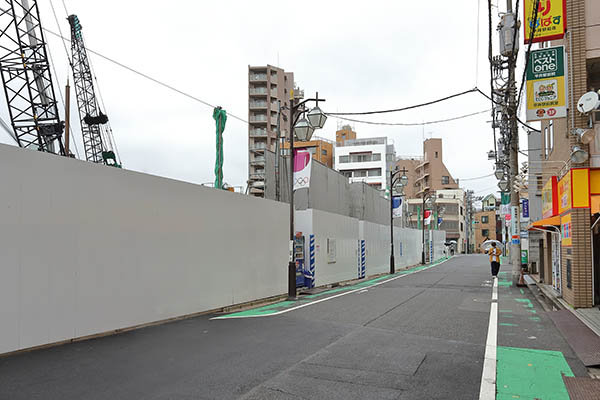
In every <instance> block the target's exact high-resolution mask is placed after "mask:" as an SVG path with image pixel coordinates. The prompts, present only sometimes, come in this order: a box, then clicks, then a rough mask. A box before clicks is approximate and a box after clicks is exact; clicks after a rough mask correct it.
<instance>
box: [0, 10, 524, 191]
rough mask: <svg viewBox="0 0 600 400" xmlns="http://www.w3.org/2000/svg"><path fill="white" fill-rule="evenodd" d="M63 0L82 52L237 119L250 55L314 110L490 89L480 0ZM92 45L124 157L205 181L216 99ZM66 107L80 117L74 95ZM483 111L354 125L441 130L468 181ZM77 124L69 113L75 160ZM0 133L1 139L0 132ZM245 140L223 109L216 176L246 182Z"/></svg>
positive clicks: (462, 108)
mask: <svg viewBox="0 0 600 400" xmlns="http://www.w3.org/2000/svg"><path fill="white" fill-rule="evenodd" d="M53 2H54V6H55V8H56V12H57V14H58V19H59V23H60V28H61V29H62V31H63V34H65V35H68V34H69V27H68V22H67V21H66V14H65V10H64V8H63V6H62V3H61V2H60V0H53ZM65 2H66V6H67V9H68V12H69V13H70V14H77V15H78V16H79V18H80V20H81V24H82V26H83V35H84V39H85V41H86V45H87V47H88V48H89V49H93V50H95V51H97V52H99V53H102V54H104V55H106V56H108V57H111V58H113V59H116V60H118V61H119V62H121V63H123V64H126V65H127V66H129V67H131V68H134V69H137V70H139V71H141V72H143V73H145V74H147V75H150V76H152V77H154V78H156V79H158V80H161V81H163V82H165V83H167V84H169V85H172V86H174V87H176V88H178V89H180V90H182V91H185V92H187V93H189V94H191V95H193V96H195V97H197V98H200V99H202V100H204V101H206V102H208V103H210V104H213V105H220V106H222V107H223V108H224V109H225V110H227V112H228V113H230V114H234V115H237V116H240V117H242V118H243V119H247V117H248V106H247V104H248V82H247V79H248V65H265V64H271V65H278V66H280V67H281V68H283V69H285V70H286V71H292V72H294V73H295V80H296V83H297V85H298V86H299V87H301V88H303V89H304V90H305V94H306V95H307V96H308V95H312V94H314V92H315V91H319V96H321V97H324V98H326V99H327V101H326V103H324V104H323V105H322V108H323V109H324V110H325V111H329V112H354V111H367V110H378V109H390V108H399V107H404V106H408V105H412V104H416V103H420V102H425V101H429V100H433V99H436V98H440V97H445V96H447V95H450V94H454V93H457V92H461V91H464V90H468V89H471V88H473V87H474V86H475V85H477V86H479V87H480V88H481V89H482V90H484V91H485V92H487V93H489V64H488V62H487V41H488V33H487V2H486V1H484V0H481V9H480V13H479V17H478V0H457V1H447V0H431V1H416V2H412V1H411V2H408V1H393V2H392V1H369V2H357V1H346V2H337V1H336V2H332V1H302V2H295V3H291V2H284V1H261V0H255V1H223V0H222V1H218V2H210V3H209V2H205V1H191V0H175V1H171V2H148V1H137V0H129V1H122V0H121V1H115V0H103V1H102V2H98V1H91V0H78V1H73V0H65ZM494 3H496V1H494ZM39 4H40V12H41V14H42V22H43V24H44V27H45V28H47V29H49V30H52V31H55V32H56V31H58V27H57V24H56V21H55V20H54V17H53V14H52V10H51V8H50V3H49V1H48V0H39ZM502 4H504V3H502ZM501 11H504V10H503V9H502V10H501ZM497 12H498V10H497V9H494V14H497ZM478 18H479V22H480V26H479V33H480V35H479V51H478V52H477V42H478V40H477V36H478V35H477V33H478V32H477V20H478ZM495 21H496V19H495ZM495 24H496V22H494V44H496V42H497V38H496V32H495ZM47 40H48V43H49V47H50V51H51V54H52V57H53V59H54V64H55V67H56V70H57V76H55V78H56V79H55V83H56V84H59V85H60V89H58V88H57V90H61V91H64V85H65V82H66V79H67V76H70V74H71V72H70V70H69V68H68V64H67V56H66V54H65V50H64V48H63V44H62V42H61V41H60V39H57V38H56V37H53V36H51V35H47ZM68 45H69V44H68V43H67V46H68ZM477 54H478V55H479V57H477ZM90 56H91V61H92V65H93V68H94V69H95V72H96V76H97V88H99V90H100V92H101V94H102V96H103V99H104V103H105V104H106V113H107V114H108V116H109V118H110V122H111V125H112V128H113V131H114V135H115V140H116V142H117V147H118V149H119V152H120V155H121V158H122V161H123V165H124V168H126V169H131V170H135V171H140V172H146V173H149V174H154V175H159V176H164V177H169V178H173V179H178V180H183V181H188V182H195V183H203V182H211V181H213V180H214V172H213V169H214V161H215V123H214V120H213V119H212V109H211V108H210V107H208V106H206V105H203V104H201V103H198V102H196V101H193V100H191V99H189V98H186V97H184V96H182V95H180V94H177V93H175V92H173V91H170V90H168V89H165V88H163V87H161V86H159V85H157V84H156V83H153V82H151V81H149V80H146V79H144V78H142V77H139V76H137V75H135V74H133V73H131V72H129V71H127V70H125V69H123V68H121V67H118V66H116V65H114V64H111V63H110V62H107V61H106V60H103V59H102V58H99V57H97V56H94V55H90ZM477 61H478V64H479V70H478V72H479V73H478V74H477V75H476V70H477ZM71 81H72V78H71ZM73 99H74V96H73ZM4 103H5V99H4V97H2V102H1V103H0V104H3V106H2V107H0V115H2V117H3V118H4V119H5V120H7V117H6V115H7V112H6V106H5V104H4ZM73 103H74V101H73ZM489 108H490V102H489V101H488V100H486V99H485V98H484V97H482V96H481V95H478V94H469V95H466V96H463V97H461V98H458V99H455V100H451V101H448V102H445V103H442V104H438V105H435V106H431V107H426V108H421V109H417V110H411V111H405V112H399V113H393V114H386V115H378V116H371V117H368V118H364V119H368V120H371V121H378V122H402V123H413V122H415V123H418V122H422V121H431V120H439V119H445V118H451V117H455V116H458V115H463V114H467V113H471V112H478V111H483V110H487V109H489ZM71 115H72V116H73V117H74V118H76V116H77V111H76V106H75V105H74V104H73V107H72V114H71ZM489 119H490V116H489V113H485V114H480V115H477V116H474V117H470V118H466V119H462V120H458V121H453V122H448V123H443V124H435V125H428V126H425V127H421V126H416V127H398V126H396V127H390V126H373V125H364V124H358V123H355V124H353V125H354V127H355V130H356V132H357V134H358V136H359V137H373V136H387V137H388V138H390V139H391V141H392V142H393V143H394V144H395V147H396V153H397V154H398V155H420V154H421V152H422V139H423V137H438V138H442V139H443V144H444V149H443V150H444V161H445V163H446V165H447V167H448V168H449V170H450V172H451V174H452V175H453V176H454V177H455V178H472V177H477V176H482V175H487V174H491V173H492V172H493V165H492V162H491V161H488V160H487V151H488V150H490V149H492V148H493V139H492V131H491V128H490V124H489V123H488V121H489ZM78 124H79V122H78V120H77V119H75V120H74V121H73V126H74V128H75V135H76V137H77V141H78V147H79V153H80V154H81V156H82V157H83V145H82V142H81V138H80V133H79V127H78ZM337 126H338V121H337V120H336V119H334V118H330V119H329V120H328V121H327V124H326V126H325V128H324V129H323V130H321V131H316V133H315V134H316V135H318V136H323V137H325V138H329V139H334V137H335V131H336V129H337ZM521 132H522V133H521V137H522V140H521V143H525V142H524V140H525V138H524V136H525V134H524V133H523V131H521ZM0 141H2V142H5V143H10V142H11V140H10V139H9V138H8V136H7V135H6V134H5V133H4V132H2V133H0ZM247 147H248V129H247V125H246V124H245V123H243V122H241V121H239V120H236V119H234V118H232V117H229V118H228V120H227V126H226V129H225V133H224V156H225V163H224V168H223V171H224V180H225V182H227V183H229V184H231V185H240V186H241V185H245V182H246V179H247V174H248V172H247V158H248V149H247ZM462 186H464V187H465V188H468V189H473V190H475V191H476V192H479V193H478V194H481V195H484V194H487V193H489V192H491V191H495V190H496V180H495V178H494V177H489V178H486V179H480V180H472V181H464V182H463V183H462Z"/></svg>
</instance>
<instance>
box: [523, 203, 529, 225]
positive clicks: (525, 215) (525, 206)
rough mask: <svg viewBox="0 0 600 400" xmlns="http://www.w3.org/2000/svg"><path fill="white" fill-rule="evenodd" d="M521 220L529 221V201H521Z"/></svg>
mask: <svg viewBox="0 0 600 400" xmlns="http://www.w3.org/2000/svg"><path fill="white" fill-rule="evenodd" d="M521 218H523V220H524V221H529V199H521Z"/></svg>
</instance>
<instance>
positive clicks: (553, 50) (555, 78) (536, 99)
mask: <svg viewBox="0 0 600 400" xmlns="http://www.w3.org/2000/svg"><path fill="white" fill-rule="evenodd" d="M565 59H566V57H565V49H564V46H556V47H548V48H544V49H539V50H532V51H531V53H530V55H529V62H528V63H527V121H540V120H543V119H554V118H564V117H566V116H567V93H568V88H567V79H566V77H565V71H566V68H565Z"/></svg>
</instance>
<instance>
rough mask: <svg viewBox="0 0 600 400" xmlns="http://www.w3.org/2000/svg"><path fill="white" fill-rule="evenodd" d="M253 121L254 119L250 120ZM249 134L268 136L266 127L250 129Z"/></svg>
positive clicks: (252, 135)
mask: <svg viewBox="0 0 600 400" xmlns="http://www.w3.org/2000/svg"><path fill="white" fill-rule="evenodd" d="M250 122H252V121H250ZM248 134H249V135H250V136H251V137H266V136H267V130H266V129H250V130H249V131H248Z"/></svg>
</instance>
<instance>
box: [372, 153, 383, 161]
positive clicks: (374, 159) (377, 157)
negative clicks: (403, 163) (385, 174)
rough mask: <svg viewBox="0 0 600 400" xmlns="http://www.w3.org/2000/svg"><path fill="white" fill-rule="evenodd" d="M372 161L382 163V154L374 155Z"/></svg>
mask: <svg viewBox="0 0 600 400" xmlns="http://www.w3.org/2000/svg"><path fill="white" fill-rule="evenodd" d="M371 160H373V161H381V153H374V154H373V157H372V158H371Z"/></svg>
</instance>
